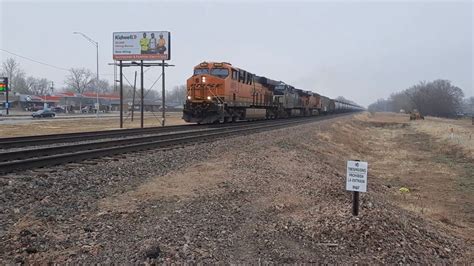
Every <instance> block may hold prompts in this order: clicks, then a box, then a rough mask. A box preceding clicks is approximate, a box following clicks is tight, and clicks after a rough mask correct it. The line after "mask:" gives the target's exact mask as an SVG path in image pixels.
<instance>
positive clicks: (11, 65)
mask: <svg viewBox="0 0 474 266" xmlns="http://www.w3.org/2000/svg"><path fill="white" fill-rule="evenodd" d="M0 76H2V77H8V80H9V87H10V90H11V91H12V92H16V93H20V94H30V95H48V94H53V93H54V91H62V92H74V93H78V94H83V93H85V92H97V91H98V92H99V93H101V94H117V93H118V91H116V88H115V87H114V86H113V85H111V84H110V83H109V82H108V81H107V80H106V79H100V80H99V81H97V77H96V74H95V73H94V72H92V71H90V70H89V69H86V68H71V69H70V70H69V72H68V74H67V75H66V76H65V80H64V84H65V87H63V88H60V89H56V88H54V84H53V82H52V81H50V80H48V79H47V78H42V77H41V78H40V77H33V76H27V75H26V73H25V71H24V70H23V69H22V68H21V66H20V64H19V63H18V62H17V61H16V60H15V59H13V58H8V59H7V60H5V61H4V62H2V65H1V68H0ZM123 89H124V98H132V97H133V91H134V88H133V87H132V86H130V85H129V84H124V86H123ZM165 96H166V101H167V102H170V103H176V104H184V102H185V100H186V85H179V86H174V87H172V88H171V89H169V90H167V91H166V95H165ZM135 97H136V99H139V98H140V89H139V86H138V87H137V88H136V92H135ZM144 98H145V99H152V100H160V99H161V92H158V91H156V90H152V89H145V94H144ZM136 102H137V103H138V102H139V100H137V101H136Z"/></svg>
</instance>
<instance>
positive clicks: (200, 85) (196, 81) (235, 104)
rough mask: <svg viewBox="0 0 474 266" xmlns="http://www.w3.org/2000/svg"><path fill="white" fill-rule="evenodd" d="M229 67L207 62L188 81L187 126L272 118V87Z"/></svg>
mask: <svg viewBox="0 0 474 266" xmlns="http://www.w3.org/2000/svg"><path fill="white" fill-rule="evenodd" d="M262 80H263V81H265V82H266V81H267V79H266V78H263V77H257V76H255V75H254V74H252V73H249V72H247V71H245V70H242V69H238V68H235V67H233V66H232V65H231V64H229V63H215V62H203V63H200V64H199V65H197V66H195V67H194V73H193V75H192V77H190V78H189V79H188V80H187V100H186V103H185V105H184V110H183V119H184V120H185V121H186V122H197V123H214V122H219V121H220V122H227V121H235V120H238V119H249V118H250V119H257V118H258V119H259V118H267V117H269V116H270V115H269V113H270V111H269V110H267V109H268V108H269V107H270V106H271V105H272V92H271V89H272V87H271V86H270V85H267V84H262V83H261V81H262Z"/></svg>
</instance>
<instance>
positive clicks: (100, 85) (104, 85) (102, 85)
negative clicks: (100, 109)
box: [91, 79, 113, 93]
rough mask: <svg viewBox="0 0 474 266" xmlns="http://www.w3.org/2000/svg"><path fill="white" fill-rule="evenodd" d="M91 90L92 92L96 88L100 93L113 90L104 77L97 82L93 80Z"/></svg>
mask: <svg viewBox="0 0 474 266" xmlns="http://www.w3.org/2000/svg"><path fill="white" fill-rule="evenodd" d="M96 83H97V84H96ZM91 89H92V88H91ZM92 90H93V91H94V92H95V91H96V90H99V92H100V93H110V92H112V91H113V88H112V87H111V86H110V84H109V82H108V81H107V80H106V79H101V80H99V82H96V81H95V80H94V88H93V89H92Z"/></svg>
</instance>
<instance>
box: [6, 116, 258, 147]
mask: <svg viewBox="0 0 474 266" xmlns="http://www.w3.org/2000/svg"><path fill="white" fill-rule="evenodd" d="M266 122H267V120H260V121H250V122H249V121H242V122H235V123H231V124H208V125H197V124H188V125H176V126H166V127H148V128H132V129H116V130H102V131H89V132H76V133H62V134H49V135H39V136H25V137H13V138H0V150H1V149H4V150H6V149H11V148H22V147H29V146H43V145H49V144H59V143H69V142H78V141H87V140H100V139H112V138H123V137H130V136H138V135H146V134H157V133H166V132H180V131H189V130H197V129H207V128H221V127H237V126H240V125H241V124H243V123H252V124H258V123H266Z"/></svg>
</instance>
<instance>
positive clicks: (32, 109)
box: [26, 105, 43, 112]
mask: <svg viewBox="0 0 474 266" xmlns="http://www.w3.org/2000/svg"><path fill="white" fill-rule="evenodd" d="M26 110H28V111H32V112H36V111H39V110H43V106H42V105H33V106H30V107H28V108H27V109H26Z"/></svg>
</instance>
